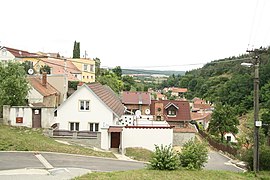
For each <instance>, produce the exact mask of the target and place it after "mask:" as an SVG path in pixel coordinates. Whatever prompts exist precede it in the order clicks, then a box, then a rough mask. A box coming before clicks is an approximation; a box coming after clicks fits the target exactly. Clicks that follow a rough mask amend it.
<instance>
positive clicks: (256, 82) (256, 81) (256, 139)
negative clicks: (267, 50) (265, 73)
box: [241, 55, 262, 173]
mask: <svg viewBox="0 0 270 180" xmlns="http://www.w3.org/2000/svg"><path fill="white" fill-rule="evenodd" d="M259 63H260V62H259V56H258V55H255V57H254V62H253V63H241V65H243V66H247V67H251V66H254V152H253V170H254V172H255V173H256V172H258V171H259V127H260V126H261V125H262V123H261V121H259Z"/></svg>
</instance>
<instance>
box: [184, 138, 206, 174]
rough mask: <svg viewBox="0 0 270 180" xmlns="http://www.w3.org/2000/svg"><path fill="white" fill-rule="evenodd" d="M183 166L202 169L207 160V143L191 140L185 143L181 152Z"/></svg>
mask: <svg viewBox="0 0 270 180" xmlns="http://www.w3.org/2000/svg"><path fill="white" fill-rule="evenodd" d="M179 157H180V163H181V166H182V167H185V168H187V169H201V168H202V167H203V166H204V163H206V162H207V158H208V150H207V146H206V145H205V144H202V143H199V142H194V141H193V140H189V141H188V142H187V143H185V144H184V146H183V149H182V152H181V153H179Z"/></svg>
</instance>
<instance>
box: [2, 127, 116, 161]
mask: <svg viewBox="0 0 270 180" xmlns="http://www.w3.org/2000/svg"><path fill="white" fill-rule="evenodd" d="M0 151H47V152H60V153H70V154H81V155H89V156H99V157H110V158H115V156H114V155H113V154H112V153H111V152H99V151H94V150H92V149H88V148H83V147H80V146H74V145H65V144H61V143H58V142H56V141H54V140H53V139H51V138H49V137H46V136H44V135H43V134H42V129H36V130H34V129H30V128H25V127H11V126H4V125H0Z"/></svg>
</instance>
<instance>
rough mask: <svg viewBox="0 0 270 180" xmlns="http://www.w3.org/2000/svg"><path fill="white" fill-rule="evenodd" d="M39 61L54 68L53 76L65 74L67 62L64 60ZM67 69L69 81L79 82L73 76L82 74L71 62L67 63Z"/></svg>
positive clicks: (46, 59) (48, 59)
mask: <svg viewBox="0 0 270 180" xmlns="http://www.w3.org/2000/svg"><path fill="white" fill-rule="evenodd" d="M39 60H40V61H41V62H43V63H45V64H46V65H48V66H50V67H51V68H52V74H65V62H64V60H63V59H55V58H39ZM66 67H67V75H68V80H69V81H79V79H78V78H76V77H74V76H73V75H72V74H81V73H82V72H81V71H80V70H79V69H78V68H77V67H76V66H75V65H74V64H73V63H72V62H71V61H66Z"/></svg>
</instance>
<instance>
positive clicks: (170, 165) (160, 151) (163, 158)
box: [149, 145, 179, 170]
mask: <svg viewBox="0 0 270 180" xmlns="http://www.w3.org/2000/svg"><path fill="white" fill-rule="evenodd" d="M149 166H150V169H155V170H175V169H177V168H178V167H179V157H178V155H177V153H175V152H174V151H173V149H172V147H171V146H163V145H161V146H160V147H159V146H157V145H155V152H154V154H153V156H152V157H151V159H150V165H149Z"/></svg>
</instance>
